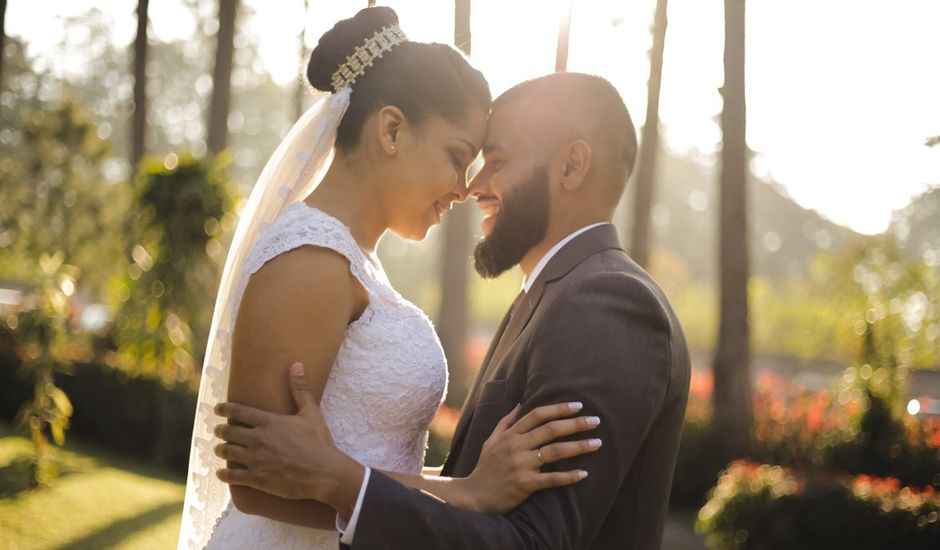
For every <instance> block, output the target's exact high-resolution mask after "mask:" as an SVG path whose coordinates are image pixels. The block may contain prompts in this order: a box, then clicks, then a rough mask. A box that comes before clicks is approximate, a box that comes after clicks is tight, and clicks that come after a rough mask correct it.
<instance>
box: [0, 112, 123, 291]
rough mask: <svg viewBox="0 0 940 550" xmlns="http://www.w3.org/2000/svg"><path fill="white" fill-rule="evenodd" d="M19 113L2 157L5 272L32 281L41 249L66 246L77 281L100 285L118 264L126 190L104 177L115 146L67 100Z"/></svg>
mask: <svg viewBox="0 0 940 550" xmlns="http://www.w3.org/2000/svg"><path fill="white" fill-rule="evenodd" d="M17 116H18V120H17V121H16V131H15V132H13V133H11V134H10V136H13V137H9V136H8V137H9V143H5V144H4V147H3V150H4V151H5V152H6V153H8V154H4V155H3V157H2V160H0V188H2V189H3V201H0V252H2V253H0V278H7V279H14V280H29V278H30V277H31V276H32V275H33V273H34V272H35V271H36V269H37V266H36V259H37V258H38V257H39V256H40V254H44V253H50V252H53V251H56V250H61V251H62V252H63V253H64V255H65V261H66V262H67V263H69V264H70V265H74V266H76V267H77V268H78V269H79V270H80V272H81V275H82V279H81V280H80V281H77V283H78V285H79V287H80V288H82V289H88V290H90V291H97V290H101V289H102V288H103V284H104V281H105V280H106V279H107V277H108V276H109V275H110V274H111V273H113V272H114V270H115V269H116V267H117V265H119V261H120V256H121V254H120V250H121V248H122V239H121V233H120V223H121V219H122V217H123V215H124V212H125V211H126V196H127V195H126V193H123V191H124V190H123V188H122V187H121V186H119V185H114V184H110V183H107V182H106V181H105V179H104V176H103V170H104V165H105V163H106V160H107V159H108V155H109V147H110V145H109V144H108V142H106V141H104V140H102V139H100V138H99V137H98V127H97V126H96V125H95V124H94V123H93V122H92V121H91V118H90V115H89V114H88V112H87V111H86V110H85V109H84V108H83V107H82V106H81V105H79V104H77V103H75V102H73V101H70V100H63V101H61V102H59V103H57V104H55V105H53V106H50V107H48V108H36V109H27V110H26V111H24V112H22V113H20V114H18V115H17ZM5 131H6V130H5ZM14 150H15V154H14V153H13V151H14ZM14 235H15V236H16V237H15V238H13V236H14Z"/></svg>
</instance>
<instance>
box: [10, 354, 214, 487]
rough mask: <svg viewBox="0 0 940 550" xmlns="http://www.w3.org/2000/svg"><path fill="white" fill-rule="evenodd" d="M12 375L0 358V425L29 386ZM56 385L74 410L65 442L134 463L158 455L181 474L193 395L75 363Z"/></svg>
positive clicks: (13, 368) (187, 389)
mask: <svg viewBox="0 0 940 550" xmlns="http://www.w3.org/2000/svg"><path fill="white" fill-rule="evenodd" d="M18 370H20V369H19V367H18V363H17V362H16V361H15V360H14V358H13V357H9V356H4V355H3V354H0V422H7V421H10V420H12V419H13V416H14V414H15V412H16V408H15V406H14V404H16V403H20V402H22V401H23V400H24V399H26V398H27V397H28V396H29V395H30V394H31V392H32V388H31V386H30V385H29V383H28V382H27V381H25V380H22V379H21V377H18V376H16V372H17V371H18ZM58 385H59V387H61V389H62V390H63V391H65V392H66V393H67V394H68V395H69V397H70V399H71V402H72V406H73V408H74V411H75V412H74V414H73V415H72V418H71V423H70V427H69V432H68V433H69V436H70V437H69V440H72V439H78V440H80V441H83V442H86V443H95V444H97V445H101V446H103V447H105V448H107V449H108V450H109V451H112V452H115V453H120V454H121V455H122V456H128V457H134V458H135V459H137V460H152V459H153V458H154V457H155V456H158V455H159V456H160V458H161V461H162V463H163V464H162V466H165V467H168V468H171V469H172V470H173V471H174V472H176V473H178V474H182V473H185V472H186V468H187V466H188V465H189V444H190V438H191V436H192V428H193V415H194V414H195V411H196V393H195V392H194V391H192V389H191V388H190V387H189V386H186V385H178V386H176V387H174V388H172V389H167V388H166V387H165V386H164V384H163V382H162V381H161V380H159V379H157V378H154V377H152V376H135V377H129V376H128V373H127V372H126V371H124V370H121V369H116V368H113V367H110V366H108V365H104V364H97V363H85V362H78V361H77V362H75V363H73V364H72V365H71V366H70V369H69V375H68V376H62V377H60V379H59V380H58ZM163 407H166V408H167V409H169V410H170V411H172V415H171V416H170V421H169V422H165V418H164V417H162V416H161V414H160V410H161V408H163ZM158 447H159V448H158Z"/></svg>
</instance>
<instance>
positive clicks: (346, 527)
mask: <svg viewBox="0 0 940 550" xmlns="http://www.w3.org/2000/svg"><path fill="white" fill-rule="evenodd" d="M608 223H610V222H600V223H594V224H591V225H587V226H584V227H582V228H581V229H578V230H577V231H575V232H573V233H571V234H570V235H568V236H567V237H565V238H564V239H562V240H560V241H558V242H557V243H556V244H555V246H553V247H551V248H550V249H549V250H548V252H546V253H545V255H544V256H542V259H540V260H539V263H537V264H535V268H534V269H532V273H529V276H528V277H526V278H525V281H524V282H523V284H522V289H523V291H525V292H529V290H530V289H531V288H532V285H533V284H534V283H535V280H536V279H537V278H538V276H539V274H540V273H542V270H543V269H545V266H546V265H548V262H549V261H550V260H551V259H552V258H553V257H554V256H555V254H558V251H559V250H561V249H562V248H564V247H565V245H566V244H568V243H569V242H571V241H572V240H574V238H575V237H577V236H578V235H580V234H582V233H584V232H586V231H590V230H591V229H594V228H595V227H600V226H602V225H605V224H608ZM370 472H371V470H370V469H369V467H368V466H366V474H365V476H364V477H363V478H362V485H361V486H360V487H359V497H358V498H357V499H356V506H355V507H354V508H353V513H352V516H350V518H349V522H344V521H343V520H342V519H341V518H340V517H339V516H336V530H337V531H339V532H340V535H342V536H341V537H340V539H339V541H340V542H342V543H343V544H348V545H352V542H353V536H354V535H355V531H356V522H357V521H358V520H359V510H360V509H361V508H362V501H363V499H364V498H365V496H366V487H367V486H368V485H369V473H370Z"/></svg>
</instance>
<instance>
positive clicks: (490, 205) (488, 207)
mask: <svg viewBox="0 0 940 550" xmlns="http://www.w3.org/2000/svg"><path fill="white" fill-rule="evenodd" d="M477 206H479V207H480V210H482V211H483V221H481V222H480V227H481V228H482V229H483V234H484V235H488V234H489V232H490V230H491V229H492V228H493V224H494V223H496V218H497V217H498V216H499V211H500V206H501V205H500V203H499V199H496V198H495V197H492V198H491V197H481V198H479V199H477Z"/></svg>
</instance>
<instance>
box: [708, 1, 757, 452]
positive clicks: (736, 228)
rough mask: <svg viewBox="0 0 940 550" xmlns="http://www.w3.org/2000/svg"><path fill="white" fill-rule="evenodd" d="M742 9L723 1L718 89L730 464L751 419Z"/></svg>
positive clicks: (721, 398) (718, 359)
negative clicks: (720, 83) (721, 78)
mask: <svg viewBox="0 0 940 550" xmlns="http://www.w3.org/2000/svg"><path fill="white" fill-rule="evenodd" d="M744 3H745V0H725V52H724V67H725V82H724V85H723V86H722V88H721V95H722V97H723V99H724V106H723V108H722V111H721V128H722V147H721V189H720V195H721V199H720V214H719V217H720V223H719V227H720V231H719V236H720V238H719V241H720V245H719V246H720V266H721V269H720V270H721V275H720V281H721V302H720V316H721V320H720V322H719V327H718V349H717V352H716V356H715V363H714V371H715V389H714V394H713V395H714V411H715V428H716V430H717V431H716V433H717V434H720V439H721V441H722V443H723V446H724V450H725V452H726V453H728V455H729V458H731V457H736V456H742V455H743V454H744V453H746V451H747V448H748V446H749V442H750V430H751V419H752V403H751V376H750V356H751V346H750V327H749V321H748V299H747V284H748V278H749V275H750V266H749V250H748V223H747V202H748V201H747V180H748V150H747V141H746V139H745V134H746V128H747V124H746V121H747V111H746V108H745V91H744V30H745V17H744Z"/></svg>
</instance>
